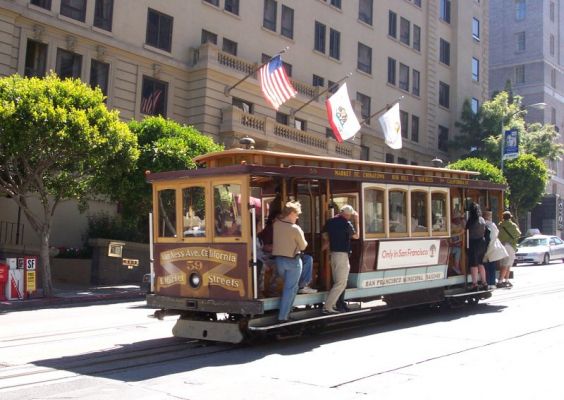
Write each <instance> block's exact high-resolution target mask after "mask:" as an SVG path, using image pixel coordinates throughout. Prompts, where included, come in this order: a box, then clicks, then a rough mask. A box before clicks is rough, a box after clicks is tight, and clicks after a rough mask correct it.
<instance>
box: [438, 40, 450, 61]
mask: <svg viewBox="0 0 564 400" xmlns="http://www.w3.org/2000/svg"><path fill="white" fill-rule="evenodd" d="M439 47H440V48H439V51H440V53H439V55H440V61H441V62H442V63H443V64H445V65H450V43H449V42H447V41H446V40H444V39H441V42H440V46H439Z"/></svg>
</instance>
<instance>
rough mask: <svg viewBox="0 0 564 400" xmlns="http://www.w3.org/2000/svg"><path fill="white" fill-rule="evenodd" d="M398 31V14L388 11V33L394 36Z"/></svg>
mask: <svg viewBox="0 0 564 400" xmlns="http://www.w3.org/2000/svg"><path fill="white" fill-rule="evenodd" d="M397 32H398V16H397V14H396V13H395V12H393V11H390V12H389V13H388V35H389V36H391V37H393V38H395V37H397Z"/></svg>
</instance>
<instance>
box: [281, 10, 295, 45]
mask: <svg viewBox="0 0 564 400" xmlns="http://www.w3.org/2000/svg"><path fill="white" fill-rule="evenodd" d="M281 25H282V27H281V29H280V34H281V35H282V36H286V37H287V38H290V39H293V38H294V9H293V8H290V7H286V6H285V5H283V6H282V21H281Z"/></svg>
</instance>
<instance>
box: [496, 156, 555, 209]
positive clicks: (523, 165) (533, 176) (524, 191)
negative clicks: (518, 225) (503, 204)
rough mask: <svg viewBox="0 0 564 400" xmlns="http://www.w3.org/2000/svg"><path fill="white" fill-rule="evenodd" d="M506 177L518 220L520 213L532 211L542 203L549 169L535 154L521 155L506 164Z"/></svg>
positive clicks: (512, 205)
mask: <svg viewBox="0 0 564 400" xmlns="http://www.w3.org/2000/svg"><path fill="white" fill-rule="evenodd" d="M504 169H505V176H506V177H507V181H508V183H509V187H510V188H511V191H510V193H509V204H510V208H511V211H512V212H513V214H515V217H516V218H517V217H518V215H519V213H521V212H527V211H529V210H531V209H532V208H533V207H535V206H536V204H537V203H538V202H539V201H540V199H541V198H542V196H543V194H544V189H545V187H546V184H547V183H548V179H549V175H548V169H547V167H546V165H545V164H544V162H542V161H541V160H539V159H538V158H537V157H536V156H534V155H533V154H521V155H520V156H519V157H517V158H515V159H513V160H509V161H507V162H506V163H505V166H504Z"/></svg>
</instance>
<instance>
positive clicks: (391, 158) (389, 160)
mask: <svg viewBox="0 0 564 400" xmlns="http://www.w3.org/2000/svg"><path fill="white" fill-rule="evenodd" d="M386 162H387V163H390V164H393V163H394V155H393V154H390V153H386Z"/></svg>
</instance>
